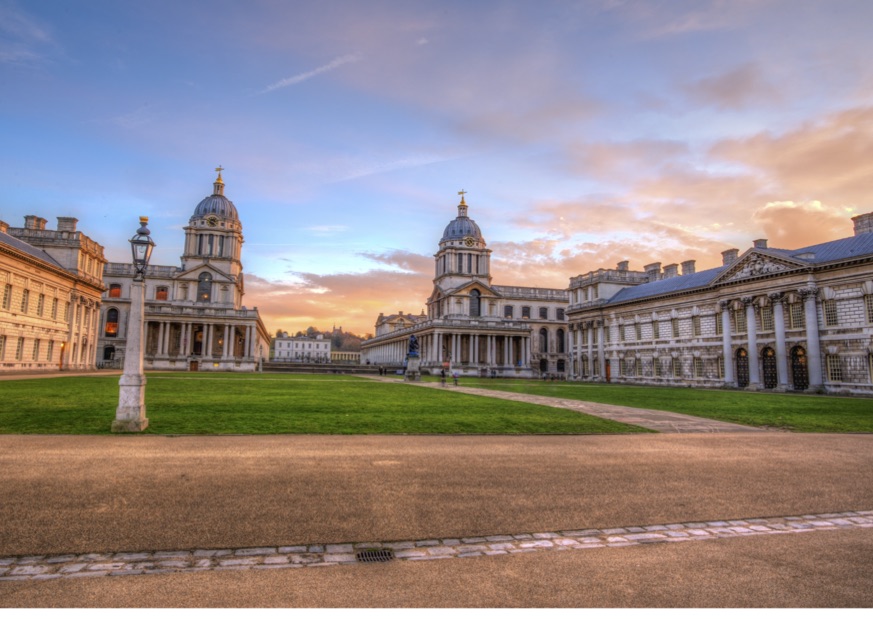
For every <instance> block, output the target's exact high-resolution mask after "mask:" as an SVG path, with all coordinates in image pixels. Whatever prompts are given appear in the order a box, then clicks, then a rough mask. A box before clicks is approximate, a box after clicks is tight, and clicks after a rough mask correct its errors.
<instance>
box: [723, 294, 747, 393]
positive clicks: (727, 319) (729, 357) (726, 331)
mask: <svg viewBox="0 0 873 619" xmlns="http://www.w3.org/2000/svg"><path fill="white" fill-rule="evenodd" d="M718 305H719V307H720V308H721V348H722V355H723V356H724V385H725V387H736V386H737V381H736V379H735V378H734V358H733V352H732V349H731V314H730V312H731V306H732V305H733V302H732V301H719V302H718ZM746 327H748V325H746Z"/></svg>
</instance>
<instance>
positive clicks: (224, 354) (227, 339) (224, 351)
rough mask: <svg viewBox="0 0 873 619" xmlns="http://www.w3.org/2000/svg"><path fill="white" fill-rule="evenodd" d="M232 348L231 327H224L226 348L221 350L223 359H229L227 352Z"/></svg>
mask: <svg viewBox="0 0 873 619" xmlns="http://www.w3.org/2000/svg"><path fill="white" fill-rule="evenodd" d="M229 348H230V325H224V347H223V348H222V349H221V358H222V359H227V351H228V349H229Z"/></svg>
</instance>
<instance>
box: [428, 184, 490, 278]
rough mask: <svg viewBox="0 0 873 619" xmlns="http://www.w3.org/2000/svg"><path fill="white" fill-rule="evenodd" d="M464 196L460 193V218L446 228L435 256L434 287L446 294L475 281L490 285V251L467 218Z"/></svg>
mask: <svg viewBox="0 0 873 619" xmlns="http://www.w3.org/2000/svg"><path fill="white" fill-rule="evenodd" d="M465 193H467V192H466V191H459V192H458V194H459V195H460V196H461V202H460V204H458V216H457V217H455V218H454V219H453V220H452V221H450V222H449V225H448V226H446V229H445V231H444V232H443V236H442V238H441V239H440V249H439V251H438V252H437V253H436V255H435V256H434V258H435V260H436V271H435V277H434V284H436V285H437V286H438V287H440V288H441V289H443V290H451V289H453V288H457V287H458V286H462V285H464V284H467V283H470V282H472V281H481V282H483V283H485V284H490V283H491V250H490V249H488V248H487V247H486V243H485V238H484V237H483V236H482V231H481V230H479V226H477V225H476V222H475V221H473V220H472V219H470V218H469V217H468V216H467V203H466V202H465V201H464V194H465Z"/></svg>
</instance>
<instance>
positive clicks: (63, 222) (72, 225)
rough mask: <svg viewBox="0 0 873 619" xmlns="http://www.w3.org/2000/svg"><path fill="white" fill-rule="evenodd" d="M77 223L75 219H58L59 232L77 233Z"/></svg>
mask: <svg viewBox="0 0 873 619" xmlns="http://www.w3.org/2000/svg"><path fill="white" fill-rule="evenodd" d="M77 223H79V220H78V219H76V218H75V217H58V232H75V231H76V224H77Z"/></svg>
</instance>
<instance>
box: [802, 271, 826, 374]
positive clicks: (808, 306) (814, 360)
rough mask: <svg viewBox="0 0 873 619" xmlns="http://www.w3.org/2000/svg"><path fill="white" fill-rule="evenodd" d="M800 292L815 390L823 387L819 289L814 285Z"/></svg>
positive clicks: (810, 372) (807, 352)
mask: <svg viewBox="0 0 873 619" xmlns="http://www.w3.org/2000/svg"><path fill="white" fill-rule="evenodd" d="M798 292H799V293H800V296H801V297H803V310H804V318H805V320H806V343H807V348H808V349H809V350H807V351H806V354H807V359H808V360H809V388H810V390H815V389H818V388H819V387H821V386H822V374H821V343H820V341H819V336H818V311H817V308H816V303H815V301H816V299H817V298H818V288H816V287H815V285H814V284H810V285H809V286H807V287H806V288H801V289H800V290H798Z"/></svg>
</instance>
